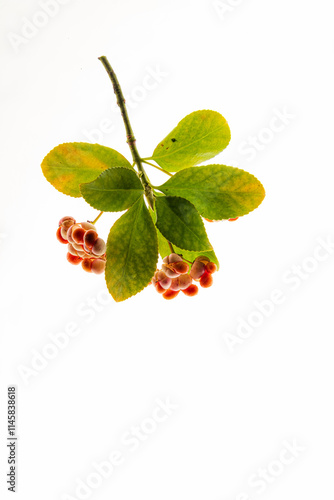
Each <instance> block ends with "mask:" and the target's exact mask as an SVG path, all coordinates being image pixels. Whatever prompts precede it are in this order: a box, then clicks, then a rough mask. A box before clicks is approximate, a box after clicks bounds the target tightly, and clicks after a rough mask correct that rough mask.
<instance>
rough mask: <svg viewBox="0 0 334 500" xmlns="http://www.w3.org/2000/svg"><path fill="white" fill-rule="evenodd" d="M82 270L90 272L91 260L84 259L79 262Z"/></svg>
mask: <svg viewBox="0 0 334 500" xmlns="http://www.w3.org/2000/svg"><path fill="white" fill-rule="evenodd" d="M81 266H82V269H83V270H84V271H86V272H87V273H91V272H92V260H91V259H84V260H83V261H82V262H81Z"/></svg>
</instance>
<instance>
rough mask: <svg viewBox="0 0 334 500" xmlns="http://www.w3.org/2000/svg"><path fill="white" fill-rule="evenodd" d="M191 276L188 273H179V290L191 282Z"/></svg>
mask: <svg viewBox="0 0 334 500" xmlns="http://www.w3.org/2000/svg"><path fill="white" fill-rule="evenodd" d="M192 281H193V280H192V278H191V276H189V274H181V276H180V277H179V285H180V290H186V289H187V288H188V287H189V286H190V285H191V283H192Z"/></svg>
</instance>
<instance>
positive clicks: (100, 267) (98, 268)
mask: <svg viewBox="0 0 334 500" xmlns="http://www.w3.org/2000/svg"><path fill="white" fill-rule="evenodd" d="M105 267H106V261H105V260H104V259H94V260H93V262H92V272H93V273H94V274H102V273H103V271H104V270H105Z"/></svg>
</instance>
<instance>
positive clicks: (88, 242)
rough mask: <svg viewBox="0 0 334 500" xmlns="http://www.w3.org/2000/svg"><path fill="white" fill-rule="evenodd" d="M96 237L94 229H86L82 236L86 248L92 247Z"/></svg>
mask: <svg viewBox="0 0 334 500" xmlns="http://www.w3.org/2000/svg"><path fill="white" fill-rule="evenodd" d="M97 239H98V234H97V232H96V231H94V229H88V231H86V234H85V237H84V244H85V246H86V247H87V248H93V245H94V243H95V241H96V240H97Z"/></svg>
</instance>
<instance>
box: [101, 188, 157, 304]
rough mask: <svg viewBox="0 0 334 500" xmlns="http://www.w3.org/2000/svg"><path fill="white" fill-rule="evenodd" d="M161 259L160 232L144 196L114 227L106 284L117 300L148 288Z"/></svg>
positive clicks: (109, 250) (108, 247)
mask: <svg viewBox="0 0 334 500" xmlns="http://www.w3.org/2000/svg"><path fill="white" fill-rule="evenodd" d="M157 261H158V241H157V231H156V228H155V226H154V224H153V221H152V218H151V216H150V214H149V211H148V209H147V208H146V205H145V202H144V199H143V197H141V198H139V200H138V201H136V203H134V205H132V207H131V208H129V210H128V211H127V212H126V213H125V214H123V215H122V217H120V218H119V219H118V220H117V221H116V222H115V224H114V225H113V226H112V228H111V230H110V233H109V236H108V242H107V264H106V273H105V277H106V283H107V287H108V290H109V292H110V293H111V295H112V296H113V298H114V299H115V301H116V302H121V301H122V300H126V299H128V298H129V297H131V296H132V295H135V294H136V293H138V292H140V291H141V290H143V288H145V287H146V286H147V285H148V284H149V282H150V281H151V278H152V276H153V274H154V272H155V270H156V266H157Z"/></svg>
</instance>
